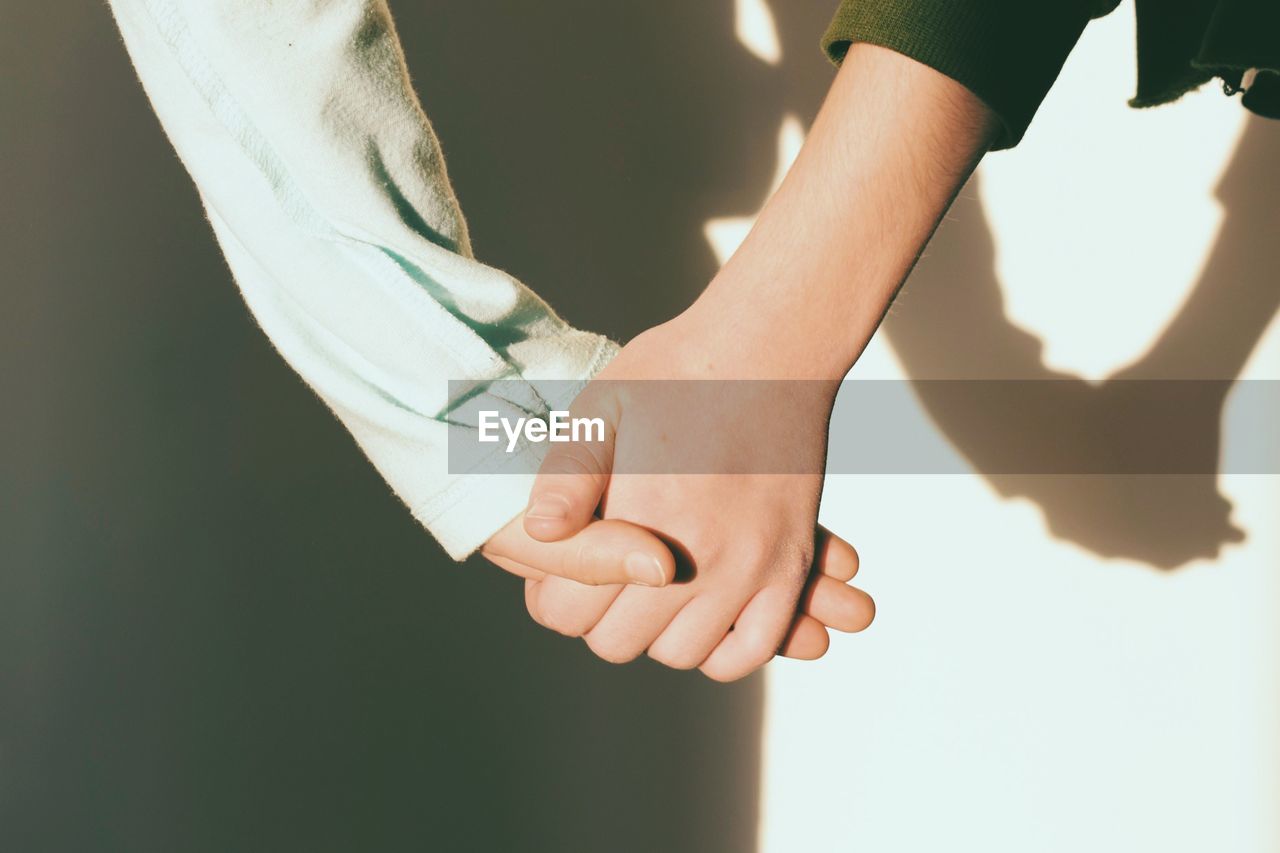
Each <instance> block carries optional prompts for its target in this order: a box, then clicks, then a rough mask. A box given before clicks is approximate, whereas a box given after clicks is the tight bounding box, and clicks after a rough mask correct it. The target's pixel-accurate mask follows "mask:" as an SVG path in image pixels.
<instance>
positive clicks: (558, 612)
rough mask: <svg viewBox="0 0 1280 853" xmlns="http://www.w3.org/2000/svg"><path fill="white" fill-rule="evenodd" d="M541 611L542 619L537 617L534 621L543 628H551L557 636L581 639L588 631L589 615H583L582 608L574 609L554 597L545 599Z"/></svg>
mask: <svg viewBox="0 0 1280 853" xmlns="http://www.w3.org/2000/svg"><path fill="white" fill-rule="evenodd" d="M548 599H550V600H548ZM540 610H541V613H540V616H541V618H539V617H538V616H535V617H534V619H535V620H536V621H537V622H538V623H539V624H540V625H542V626H543V627H545V628H549V629H550V630H552V631H555V632H556V633H557V634H563V635H565V636H566V637H581V636H582V634H583V632H584V631H586V629H587V625H586V619H587V614H585V613H583V612H582V610H581V609H580V608H577V607H573V606H572V605H570V604H568V603H567V602H564V601H559V600H557V599H556V598H555V597H553V596H546V597H544V598H543V601H542V602H541V607H540Z"/></svg>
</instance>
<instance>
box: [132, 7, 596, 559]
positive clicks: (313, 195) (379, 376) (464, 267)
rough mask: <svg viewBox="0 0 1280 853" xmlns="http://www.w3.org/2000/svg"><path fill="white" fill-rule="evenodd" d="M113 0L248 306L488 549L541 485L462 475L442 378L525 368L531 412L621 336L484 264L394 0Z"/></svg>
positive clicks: (439, 510) (480, 382) (393, 474)
mask: <svg viewBox="0 0 1280 853" xmlns="http://www.w3.org/2000/svg"><path fill="white" fill-rule="evenodd" d="M111 6H112V9H113V11H114V13H115V15H116V19H117V21H118V23H119V26H120V30H121V33H122V34H123V36H124V40H125V44H126V46H127V47H128V49H129V53H130V55H131V57H132V59H133V61H134V64H135V66H136V68H137V70H138V75H139V77H140V78H141V79H142V82H143V84H144V86H145V88H146V90H147V94H148V95H149V96H150V98H151V101H152V104H153V106H154V107H155V110H156V113H157V115H158V116H159V117H160V120H161V122H162V124H163V125H164V128H165V131H166V132H167V133H168V135H169V138H170V139H171V140H172V142H173V145H174V148H175V149H176V150H177V152H178V154H179V156H180V157H181V159H182V161H183V163H184V165H185V166H186V167H187V169H188V171H189V172H190V173H191V176H192V178H193V179H194V181H195V183H196V185H197V187H198V188H199V190H200V196H201V200H202V201H203V203H204V206H205V208H206V210H207V212H208V216H209V220H210V222H211V223H212V225H213V227H214V230H215V233H216V234H217V237H218V240H219V243H220V244H221V246H222V249H223V251H224V254H225V255H226V257H227V261H228V264H229V266H230V267H231V270H232V272H233V273H234V275H235V278H236V282H237V283H238V284H239V286H240V288H241V291H242V292H243V294H244V297H245V301H246V302H247V303H248V305H249V308H250V309H251V310H252V312H253V314H254V317H255V319H256V320H257V321H258V323H259V324H260V325H261V326H262V328H263V330H264V331H265V332H266V334H267V335H268V336H269V337H270V338H271V341H272V343H273V344H274V345H275V347H276V348H277V350H278V351H279V352H280V353H281V355H282V356H283V357H284V358H285V359H286V360H287V361H288V362H289V364H290V365H291V366H292V367H293V368H294V369H295V370H296V371H297V372H298V374H299V375H300V376H301V377H302V378H303V379H304V380H305V381H306V382H307V384H308V385H309V386H310V387H311V388H313V389H314V390H315V391H316V393H317V394H318V395H319V396H320V397H321V398H322V399H323V400H324V402H325V403H326V404H327V405H328V406H329V408H330V409H332V411H333V412H334V413H335V414H336V415H337V416H338V418H339V419H340V420H341V421H342V422H343V424H344V425H345V426H346V427H347V428H348V429H349V430H350V431H351V433H352V434H353V436H354V437H355V439H356V440H357V442H358V443H359V444H360V446H361V448H362V449H363V450H364V452H365V453H366V454H367V455H368V456H369V458H370V459H371V460H372V462H373V463H374V465H375V466H376V467H377V468H378V470H379V471H380V473H381V474H382V475H383V477H384V478H385V479H386V480H387V481H388V483H389V484H390V485H391V486H392V487H393V488H394V489H395V491H396V492H397V494H399V495H400V496H401V497H402V498H403V499H404V501H405V502H406V503H407V504H408V505H409V507H410V509H411V511H412V512H413V513H414V515H415V517H417V518H418V520H419V521H421V522H422V523H423V524H424V525H425V526H427V527H428V528H429V529H430V530H431V531H432V533H433V534H435V535H436V537H437V538H438V539H440V541H441V542H442V543H443V544H444V545H445V546H446V548H448V549H449V551H450V552H451V553H452V554H453V555H454V556H459V557H460V556H462V555H464V554H465V553H467V552H468V551H469V550H471V549H473V548H475V547H476V546H478V545H479V544H480V543H481V542H483V541H484V540H485V539H486V538H488V536H489V535H490V534H492V533H493V532H494V531H495V530H497V529H498V528H499V527H501V526H502V525H503V524H504V523H505V522H507V521H508V520H509V519H510V518H511V517H513V516H514V515H515V514H516V513H517V512H518V510H519V508H520V507H521V506H523V504H524V502H525V498H526V497H527V494H528V485H529V482H531V480H529V479H525V480H521V479H519V478H513V480H514V482H509V481H507V480H506V478H497V477H485V478H479V479H477V478H467V477H463V476H458V475H456V474H451V473H450V472H449V470H448V460H447V436H448V434H449V430H450V429H457V428H459V427H457V426H456V425H455V423H454V421H455V419H454V418H452V417H451V413H452V410H453V407H454V406H455V403H456V400H457V397H458V396H459V395H457V394H456V393H451V390H450V387H449V380H459V381H465V382H469V383H473V389H469V391H470V390H474V391H475V392H476V393H475V395H474V397H471V399H476V398H479V397H481V396H482V395H483V392H484V391H485V389H486V388H487V387H489V386H488V385H487V383H489V381H490V380H496V379H500V378H501V379H516V380H519V379H523V380H526V382H527V385H526V386H522V387H521V389H520V391H521V394H520V396H519V398H518V399H519V400H520V401H521V404H522V405H527V406H529V407H530V408H534V407H537V406H538V405H539V401H540V397H539V391H538V390H537V388H535V387H533V386H534V385H536V384H537V382H538V380H541V379H559V380H574V379H579V378H585V377H586V376H587V375H589V374H590V373H591V372H592V371H593V370H595V369H598V368H599V367H600V366H602V362H603V361H604V360H606V359H607V357H608V356H609V355H610V354H611V352H612V345H611V344H609V343H608V342H607V341H605V340H603V339H601V338H599V337H597V336H593V335H587V334H584V333H581V332H578V331H576V330H574V329H572V328H570V327H569V326H568V325H567V324H565V323H564V322H562V321H561V320H560V319H559V318H558V317H557V316H556V315H555V314H554V313H553V312H552V311H551V310H550V308H548V307H547V306H546V305H545V304H544V303H543V302H542V301H541V300H539V299H538V298H537V296H535V295H534V294H533V293H532V292H531V291H530V290H528V289H527V288H525V287H523V286H522V285H521V284H520V283H518V282H516V281H514V280H513V279H512V278H511V277H510V276H507V275H505V274H504V273H502V272H501V271H499V270H495V269H493V268H490V267H487V266H485V265H483V264H480V263H478V262H476V261H475V260H474V259H473V258H471V256H470V246H469V243H468V239H467V232H466V226H465V223H464V221H463V218H462V215H461V212H460V210H459V209H458V205H457V201H456V199H455V198H454V195H453V191H452V188H451V187H450V184H449V180H448V176H447V174H446V172H445V169H444V163H443V160H442V158H441V155H440V148H439V146H438V144H437V142H436V138H435V135H434V133H433V132H432V129H431V127H430V125H429V123H428V122H427V119H426V117H425V116H424V115H423V113H422V110H421V108H420V106H419V104H418V100H417V98H416V96H415V94H414V92H413V89H412V87H411V86H410V84H409V80H408V76H407V73H406V71H405V68H404V64H403V60H402V57H401V54H400V47H399V42H398V40H397V38H396V35H395V31H394V27H393V26H392V23H391V18H390V13H389V11H388V9H387V6H386V3H385V2H382V0H338V1H337V2H329V3H322V4H316V3H313V2H307V0H279V2H273V3H243V2H239V0H218V2H211V0H111ZM513 384H517V383H513ZM570 384H571V383H567V382H566V383H563V384H562V385H556V386H554V387H555V388H556V389H557V390H559V389H560V388H563V387H566V386H568V385H570ZM547 402H550V401H547ZM493 407H494V408H503V406H502V405H501V401H495V403H494V406H493ZM535 467H536V461H534V460H530V462H529V464H528V470H529V472H530V473H531V472H532V470H533V469H534V468H535ZM522 483H523V485H522Z"/></svg>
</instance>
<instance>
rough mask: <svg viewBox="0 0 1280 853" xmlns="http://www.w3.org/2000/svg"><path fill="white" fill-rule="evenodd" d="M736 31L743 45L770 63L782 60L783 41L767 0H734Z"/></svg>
mask: <svg viewBox="0 0 1280 853" xmlns="http://www.w3.org/2000/svg"><path fill="white" fill-rule="evenodd" d="M733 11H734V22H735V27H734V29H735V33H736V35H737V37H738V41H739V42H741V43H742V45H743V47H745V48H746V49H747V50H749V51H751V52H752V53H753V54H755V55H756V56H757V57H758V58H760V59H761V60H763V61H765V62H767V63H769V64H770V65H777V64H778V63H780V62H782V42H781V41H780V40H779V39H778V27H777V24H776V23H775V22H774V20H773V12H772V11H771V10H770V9H769V5H768V4H767V3H766V2H765V0H734V4H733Z"/></svg>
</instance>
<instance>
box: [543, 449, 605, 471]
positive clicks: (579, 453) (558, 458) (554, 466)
mask: <svg viewBox="0 0 1280 853" xmlns="http://www.w3.org/2000/svg"><path fill="white" fill-rule="evenodd" d="M600 472H601V467H600V460H598V459H596V457H595V456H594V455H592V453H591V451H590V450H588V449H587V448H585V447H574V448H569V449H565V450H559V451H553V452H551V453H548V454H547V457H546V459H545V460H543V463H542V473H543V474H551V475H553V476H559V477H574V478H578V477H598V476H599V475H600Z"/></svg>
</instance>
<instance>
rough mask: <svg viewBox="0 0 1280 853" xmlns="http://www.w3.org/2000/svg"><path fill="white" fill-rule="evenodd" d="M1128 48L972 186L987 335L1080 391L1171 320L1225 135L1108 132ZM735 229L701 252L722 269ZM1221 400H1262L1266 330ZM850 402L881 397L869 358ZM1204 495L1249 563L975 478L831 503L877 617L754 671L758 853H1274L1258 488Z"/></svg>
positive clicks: (1268, 535)
mask: <svg viewBox="0 0 1280 853" xmlns="http://www.w3.org/2000/svg"><path fill="white" fill-rule="evenodd" d="M1133 29H1134V28H1133V21H1132V11H1131V9H1129V8H1127V7H1126V8H1123V9H1121V10H1119V11H1118V12H1117V13H1115V14H1113V15H1112V16H1111V17H1109V18H1107V19H1105V20H1103V21H1101V22H1095V23H1094V24H1093V25H1091V26H1090V28H1089V30H1088V32H1087V33H1086V36H1085V38H1084V40H1083V41H1082V43H1081V45H1080V47H1079V48H1078V49H1077V51H1076V52H1075V54H1073V57H1072V59H1071V61H1070V62H1069V63H1068V67H1067V68H1066V69H1065V71H1064V74H1063V76H1062V79H1061V82H1060V84H1059V86H1058V88H1056V89H1055V91H1054V92H1053V94H1052V95H1051V96H1050V98H1049V100H1048V101H1047V102H1046V104H1045V106H1044V108H1043V110H1042V112H1041V114H1040V116H1039V117H1038V118H1037V120H1036V124H1035V126H1033V128H1032V130H1031V133H1030V134H1029V135H1028V137H1027V139H1026V141H1025V142H1024V144H1023V146H1021V147H1020V148H1019V149H1017V150H1016V151H1013V152H1008V153H1004V154H998V155H994V156H992V157H991V158H989V161H988V163H987V164H985V165H984V166H983V169H982V180H983V183H982V190H981V193H982V198H983V201H984V202H985V205H986V210H987V215H988V216H989V218H990V221H991V224H992V227H993V230H994V232H995V240H996V243H997V249H998V272H999V274H1000V278H1001V281H1002V287H1003V291H1004V296H1005V299H1006V302H1007V310H1008V312H1009V314H1010V318H1011V319H1012V320H1013V321H1014V322H1016V323H1017V324H1018V325H1020V326H1022V327H1023V328H1025V329H1026V330H1028V331H1030V332H1032V333H1034V334H1035V335H1036V336H1037V337H1039V338H1041V339H1043V340H1044V342H1045V357H1046V359H1047V360H1048V362H1049V363H1050V364H1052V365H1053V366H1055V367H1057V368H1059V369H1061V370H1064V371H1069V372H1072V373H1076V374H1081V375H1084V376H1086V377H1090V378H1097V377H1102V376H1105V375H1107V374H1108V373H1110V372H1112V371H1114V370H1115V369H1116V368H1117V367H1120V366H1122V365H1124V364H1126V363H1127V362H1129V361H1131V360H1133V359H1134V358H1135V357H1136V356H1138V355H1140V354H1141V353H1143V352H1144V351H1145V350H1146V349H1147V348H1148V347H1149V346H1150V344H1151V342H1152V341H1153V340H1154V339H1155V338H1156V337H1157V336H1158V335H1159V333H1160V330H1161V329H1162V328H1163V326H1164V325H1165V324H1166V323H1167V322H1168V320H1169V318H1170V316H1171V315H1172V314H1173V313H1174V312H1175V311H1176V310H1177V308H1178V306H1179V305H1180V304H1181V303H1182V302H1183V300H1185V299H1186V297H1187V294H1188V293H1189V291H1190V289H1191V287H1192V286H1193V284H1194V282H1195V280H1196V278H1197V276H1198V274H1199V272H1200V270H1201V268H1202V266H1203V264H1204V261H1205V258H1206V255H1207V253H1208V251H1209V249H1210V248H1211V246H1212V244H1213V241H1214V239H1215V236H1216V233H1217V231H1218V229H1219V226H1220V224H1221V217H1222V214H1221V210H1220V208H1219V206H1218V204H1217V202H1216V201H1215V200H1214V198H1213V190H1214V186H1215V183H1216V181H1217V179H1218V177H1219V176H1220V175H1221V173H1222V169H1223V164H1224V162H1225V161H1226V159H1227V157H1228V156H1229V154H1230V152H1231V150H1232V149H1233V147H1234V145H1235V144H1236V142H1237V140H1238V138H1239V136H1240V131H1241V127H1242V122H1243V115H1242V112H1241V110H1240V107H1239V103H1238V100H1228V99H1227V98H1224V97H1223V96H1222V95H1221V93H1220V92H1219V91H1218V90H1217V89H1216V88H1215V87H1214V86H1212V85H1210V86H1207V87H1206V88H1205V90H1204V91H1203V92H1201V93H1197V94H1196V95H1194V96H1192V97H1189V98H1187V99H1185V100H1184V101H1183V102H1180V103H1179V104H1177V105H1174V106H1171V107H1166V108H1162V109H1159V110H1145V111H1135V110H1130V109H1129V108H1128V107H1126V106H1124V100H1125V99H1126V98H1127V97H1128V95H1129V94H1130V93H1131V91H1132V84H1133V70H1132V62H1133V48H1132V45H1133V38H1134V33H1133ZM789 133H790V131H785V130H784V132H783V133H782V134H781V136H782V137H783V138H784V139H789V137H788V134H789ZM784 147H785V148H786V150H787V151H790V150H791V142H790V141H788V142H787V144H786V145H785V146H784ZM783 162H787V158H783ZM745 228H746V225H745V224H743V223H741V222H739V223H737V224H736V225H733V226H732V228H731V227H730V225H728V224H726V223H724V222H717V223H712V224H709V225H708V232H707V233H708V237H709V239H710V240H711V241H712V243H713V244H714V245H715V246H716V249H717V252H718V253H719V254H721V256H722V257H724V256H725V255H726V253H727V251H729V250H730V249H731V247H732V246H734V245H736V240H737V239H739V238H740V236H741V234H742V233H745ZM733 229H737V230H733ZM980 345H981V344H980V342H975V346H980ZM1245 375H1246V376H1248V377H1252V378H1261V377H1268V378H1276V377H1277V376H1278V375H1280V323H1277V322H1275V321H1274V320H1273V321H1272V323H1271V326H1270V329H1269V331H1268V333H1267V336H1266V337H1265V338H1264V339H1263V341H1262V342H1261V343H1260V345H1259V346H1258V348H1257V350H1256V351H1255V353H1254V356H1253V358H1252V359H1251V360H1250V362H1249V366H1248V369H1247V371H1246V374H1245ZM854 376H855V377H862V378H872V377H883V378H890V377H899V378H900V377H901V376H902V371H901V368H900V367H899V366H898V363H897V361H896V359H895V358H894V355H893V352H892V349H891V348H890V347H889V346H888V344H887V342H886V341H885V340H884V339H883V336H878V337H877V339H876V340H875V341H874V342H873V343H872V346H871V347H870V348H869V350H868V352H867V353H866V355H865V356H864V358H863V359H862V361H860V362H859V365H858V367H857V368H855V371H854ZM860 416H863V417H865V416H866V413H861V414H860ZM840 417H841V416H840V415H839V414H838V415H837V421H836V423H835V424H834V425H833V430H832V434H833V436H838V435H839V433H840V426H839V418H840ZM921 417H922V418H924V417H925V415H924V414H923V413H922V414H921ZM1220 486H1221V489H1222V492H1223V493H1224V494H1225V495H1226V496H1227V497H1228V498H1229V499H1230V500H1231V501H1232V503H1233V504H1234V515H1233V521H1234V522H1235V523H1236V524H1237V525H1238V526H1240V527H1241V528H1243V529H1244V530H1245V531H1246V532H1247V535H1248V539H1247V540H1246V541H1245V542H1244V543H1243V544H1241V545H1235V546H1229V547H1228V548H1226V549H1225V550H1224V551H1223V553H1222V555H1221V556H1220V557H1219V558H1218V559H1216V560H1199V561H1196V562H1193V563H1191V564H1189V565H1187V566H1184V567H1182V568H1180V569H1178V570H1176V571H1173V572H1161V571H1158V570H1155V569H1153V568H1151V567H1150V566H1148V565H1145V564H1143V563H1139V562H1135V561H1127V560H1115V559H1112V560H1107V559H1102V558H1100V557H1098V556H1097V555H1096V554H1094V553H1092V552H1090V551H1089V550H1087V549H1086V548H1084V547H1082V546H1080V545H1077V544H1074V543H1071V542H1067V541H1063V540H1060V539H1057V538H1054V537H1053V536H1052V535H1051V534H1050V533H1049V530H1048V528H1047V526H1046V523H1045V518H1044V516H1043V513H1042V511H1041V509H1040V508H1039V507H1038V506H1036V505H1035V504H1032V503H1031V502H1029V501H1027V500H1024V499H1017V500H1005V499H1002V498H1001V497H1000V496H999V495H998V494H997V493H996V492H995V491H994V489H993V488H992V487H991V486H990V484H989V483H988V482H987V481H986V480H984V479H982V478H979V477H976V476H975V477H829V478H828V480H827V485H826V493H825V496H824V500H823V508H822V520H823V522H824V523H825V524H826V525H827V526H829V527H831V528H832V529H833V530H835V531H836V532H838V533H840V534H842V535H845V536H847V537H848V538H849V539H850V540H851V541H853V542H854V543H855V545H857V546H858V548H859V550H860V551H861V553H862V555H863V572H862V574H861V576H860V580H861V582H862V583H863V584H864V585H865V586H866V588H867V589H868V590H870V591H871V592H872V594H873V595H875V596H876V599H877V602H878V605H879V615H878V617H877V621H876V624H875V625H874V626H873V627H872V628H871V629H870V631H868V632H867V633H866V634H864V635H861V636H854V637H836V638H834V640H833V646H832V651H831V653H830V654H829V655H828V657H827V658H826V659H825V660H823V661H822V662H820V663H818V664H804V663H794V662H786V661H780V662H776V663H774V664H773V665H771V667H770V669H769V675H768V678H769V681H768V691H767V700H766V731H765V742H764V770H763V779H762V798H763V799H762V809H761V815H762V818H761V819H762V827H761V846H762V849H764V850H766V851H771V853H772V851H776V853H790V851H795V850H850V851H854V850H856V851H860V853H862V851H867V853H879V852H880V851H931V850H983V851H991V852H992V853H1001V851H1009V853H1025V851H1032V850H1033V851H1036V853H1053V851H1063V853H1067V851H1070V853H1078V851H1080V850H1089V851H1091V853H1131V851H1135V850H1159V851H1161V853H1181V851H1186V853H1193V851H1194V853H1201V851H1204V850H1228V851H1232V853H1243V852H1245V851H1247V853H1255V851H1256V853H1265V851H1276V850H1280V822H1277V821H1276V820H1275V817H1274V814H1275V803H1276V802H1277V800H1278V799H1280V738H1278V737H1277V735H1276V732H1278V731H1280V727H1278V726H1277V723H1278V722H1280V644H1277V639H1278V637H1277V629H1276V627H1275V626H1276V624H1277V621H1278V620H1277V616H1278V615H1280V613H1278V612H1277V611H1278V610H1280V582H1277V569H1280V530H1278V529H1277V525H1276V524H1275V520H1276V518H1277V515H1278V510H1280V478H1276V477H1247V476H1238V477H1224V478H1222V480H1221V482H1220Z"/></svg>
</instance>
